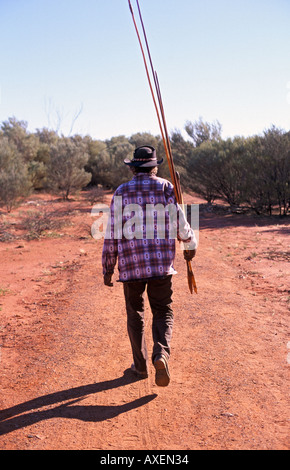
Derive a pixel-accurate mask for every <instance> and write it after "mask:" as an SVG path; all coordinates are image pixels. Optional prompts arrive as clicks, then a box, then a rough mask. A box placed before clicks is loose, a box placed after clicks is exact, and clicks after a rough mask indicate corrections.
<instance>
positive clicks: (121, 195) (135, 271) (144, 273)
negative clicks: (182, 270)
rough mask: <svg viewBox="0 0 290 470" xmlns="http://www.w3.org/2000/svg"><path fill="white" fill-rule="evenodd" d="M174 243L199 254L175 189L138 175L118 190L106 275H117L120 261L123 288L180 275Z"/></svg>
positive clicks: (105, 258)
mask: <svg viewBox="0 0 290 470" xmlns="http://www.w3.org/2000/svg"><path fill="white" fill-rule="evenodd" d="M164 208H167V209H166V210H164ZM132 213H133V214H134V215H133V216H132ZM176 238H177V239H178V240H182V241H183V242H186V243H188V244H189V245H188V246H187V248H188V249H191V250H192V249H195V248H196V238H195V235H194V232H193V230H192V228H191V227H190V225H189V223H188V222H187V221H186V219H185V216H184V213H183V211H182V210H181V208H180V206H179V205H178V204H177V203H176V198H175V194H174V189H173V185H172V184H171V183H170V182H169V181H167V180H165V179H163V178H159V177H157V176H151V175H148V174H146V173H139V174H137V175H136V176H134V177H133V178H132V180H131V181H128V182H127V183H124V184H122V185H121V186H119V187H118V188H117V190H116V191H115V193H114V196H113V198H112V202H111V207H110V216H109V220H108V226H107V232H106V236H105V240H104V245H103V254H102V264H103V274H106V273H113V272H114V268H115V265H116V263H117V261H118V270H119V281H121V282H126V281H136V280H143V279H148V278H157V277H164V276H167V275H171V274H176V271H175V269H174V267H173V262H174V257H175V240H176Z"/></svg>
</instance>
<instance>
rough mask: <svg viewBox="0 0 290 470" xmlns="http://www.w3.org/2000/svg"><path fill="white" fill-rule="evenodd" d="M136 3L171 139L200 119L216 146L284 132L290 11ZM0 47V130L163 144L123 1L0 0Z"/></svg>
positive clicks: (258, 4)
mask: <svg viewBox="0 0 290 470" xmlns="http://www.w3.org/2000/svg"><path fill="white" fill-rule="evenodd" d="M131 2H132V6H133V9H134V12H135V16H136V19H137V18H138V13H137V8H136V1H135V0H131ZM139 3H140V7H141V10H142V15H143V20H144V24H145V28H146V32H147V37H148V41H149V46H150V50H151V55H152V60H153V64H154V68H155V69H156V71H157V74H158V78H159V83H160V88H161V92H162V99H163V104H164V108H165V114H166V121H167V127H168V130H169V132H172V131H174V130H180V131H182V133H184V126H185V123H186V121H196V120H198V119H199V118H200V117H201V118H202V119H203V120H205V121H207V122H213V121H215V120H218V121H219V122H220V123H221V125H222V136H223V138H228V137H234V136H236V135H240V136H245V137H246V136H250V135H255V134H262V133H263V131H264V130H266V129H268V128H269V127H271V126H272V125H275V126H277V127H280V128H282V129H284V130H290V27H289V20H290V0H139ZM138 26H139V27H140V24H139V23H138ZM0 44H1V55H0V123H1V122H3V121H5V120H7V119H8V118H9V117H12V116H15V117H16V119H18V120H24V121H26V122H27V123H28V130H29V131H31V132H34V131H35V129H41V128H43V127H47V128H49V129H54V130H57V131H58V132H59V133H62V134H64V135H71V134H76V133H79V134H81V135H90V136H92V137H93V138H95V139H100V140H106V139H110V138H111V137H113V136H119V135H125V136H128V137H129V136H131V135H132V134H134V133H137V132H150V133H152V134H154V135H158V134H160V131H159V126H158V120H157V117H156V113H155V108H154V105H153V101H152V97H151V94H150V89H149V85H148V82H147V78H146V73H145V68H144V64H143V60H142V55H141V51H140V48H139V44H138V40H137V36H136V32H135V29H134V25H133V22H132V17H131V13H130V10H129V6H128V0H0Z"/></svg>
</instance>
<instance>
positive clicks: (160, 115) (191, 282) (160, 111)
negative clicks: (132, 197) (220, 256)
mask: <svg viewBox="0 0 290 470" xmlns="http://www.w3.org/2000/svg"><path fill="white" fill-rule="evenodd" d="M128 2H129V8H130V11H131V14H132V19H133V23H134V26H135V30H136V34H137V37H138V41H139V45H140V49H141V52H142V57H143V61H144V65H145V70H146V75H147V79H148V83H149V87H150V91H151V95H152V99H153V103H154V107H155V110H156V114H157V119H158V123H159V127H160V132H161V137H162V141H163V145H164V150H165V154H166V158H167V162H168V166H169V171H170V176H171V180H172V184H173V188H174V193H175V197H176V200H177V203H178V204H180V205H183V197H182V191H181V186H180V179H179V176H178V174H177V172H176V170H175V167H174V162H173V156H172V150H171V145H170V139H169V135H168V130H167V124H166V119H165V112H164V106H163V102H162V97H161V91H160V86H159V81H158V76H157V72H156V70H154V67H153V63H152V58H151V54H150V49H149V44H148V40H147V35H146V31H145V27H144V23H143V18H142V14H141V9H140V5H139V1H138V0H136V3H137V7H138V12H139V17H140V22H141V25H142V30H143V35H144V39H145V44H146V49H147V54H148V57H149V61H150V66H151V73H152V77H153V81H154V85H155V91H156V96H157V101H158V104H159V108H158V106H157V101H156V98H155V94H154V90H153V86H152V82H151V78H150V73H149V70H148V66H147V61H146V55H145V52H144V48H143V44H142V40H141V37H140V34H139V30H138V26H137V23H136V20H135V16H134V11H133V8H132V5H131V1H130V0H128ZM186 263H187V279H188V286H189V290H190V292H191V293H193V290H194V291H195V292H196V293H197V287H196V282H195V278H194V274H193V271H192V266H191V262H190V261H186Z"/></svg>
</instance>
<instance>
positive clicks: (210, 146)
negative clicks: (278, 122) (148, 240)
mask: <svg viewBox="0 0 290 470" xmlns="http://www.w3.org/2000/svg"><path fill="white" fill-rule="evenodd" d="M185 131H186V133H187V138H184V137H183V135H182V134H181V132H180V131H179V130H175V131H174V132H172V134H171V136H170V139H171V146H172V152H173V156H174V161H175V164H176V169H177V170H178V172H179V174H180V178H181V184H182V187H183V190H185V191H194V192H196V193H197V194H199V195H201V196H202V197H204V198H205V199H206V201H207V202H208V203H213V202H214V201H215V200H217V199H221V200H223V201H225V202H226V203H228V204H229V205H230V207H231V208H232V209H237V208H244V209H251V210H254V211H255V212H256V213H257V214H269V215H271V214H272V213H273V210H274V209H275V210H276V209H277V208H278V212H279V214H280V215H287V214H288V213H289V206H290V132H286V131H284V130H282V129H278V128H276V127H275V126H272V127H271V128H270V129H267V130H265V132H264V133H263V134H262V135H255V136H251V137H247V138H245V137H238V136H237V137H234V138H231V139H223V138H222V136H221V124H220V123H219V122H218V121H216V122H214V123H208V122H204V121H203V120H202V119H199V120H198V121H195V122H190V121H188V122H186V125H185ZM144 144H149V145H153V146H154V147H155V148H156V149H157V153H158V158H161V157H163V158H165V155H164V148H163V144H162V141H161V138H160V137H159V136H153V135H151V134H148V133H138V134H134V135H132V136H130V137H126V136H117V137H112V138H111V139H109V140H105V141H101V140H97V139H92V138H91V137H90V136H84V137H83V136H80V135H74V136H72V137H64V136H62V135H61V136H60V135H58V133H57V132H55V131H52V130H49V129H46V128H43V129H37V130H36V131H35V132H34V133H32V132H29V131H28V130H27V123H26V122H24V121H18V120H17V119H15V118H9V119H8V120H7V121H4V122H2V125H1V127H0V205H2V206H4V207H6V209H7V211H10V210H11V209H12V207H14V206H15V205H16V204H17V203H18V202H19V201H20V200H21V198H23V197H25V196H27V194H29V192H30V191H35V190H36V191H39V190H45V191H49V192H59V193H60V194H62V196H63V198H64V199H68V198H69V196H70V195H71V194H73V193H74V192H75V191H79V190H81V189H82V188H85V187H87V186H88V185H90V186H93V187H98V186H103V187H105V188H108V189H115V188H116V187H117V186H119V185H120V184H121V183H123V182H124V181H126V180H127V179H128V168H127V167H126V166H125V165H124V163H123V160H124V159H125V158H127V157H130V158H131V157H132V154H133V151H134V148H135V147H137V146H139V145H144ZM159 175H160V176H161V177H164V178H169V171H168V168H167V165H166V164H165V165H162V166H161V167H160V170H159Z"/></svg>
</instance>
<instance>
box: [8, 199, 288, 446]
mask: <svg viewBox="0 0 290 470" xmlns="http://www.w3.org/2000/svg"><path fill="white" fill-rule="evenodd" d="M188 202H191V199H188ZM38 203H39V206H37V207H36V206H35V207H34V206H31V207H30V210H42V209H43V207H44V205H45V207H49V210H51V211H52V210H54V211H57V213H58V214H60V212H61V211H63V214H62V217H63V219H65V218H66V217H67V218H68V220H70V221H71V222H73V225H67V226H64V227H63V228H62V229H61V230H60V231H59V233H58V234H56V233H54V232H52V233H50V234H49V233H47V234H46V236H44V237H42V238H41V239H40V240H31V241H27V240H25V239H24V240H23V239H21V233H22V232H21V226H19V225H17V221H18V217H19V214H21V211H20V209H17V210H15V211H14V212H13V213H12V214H11V215H10V216H7V215H5V214H3V213H2V216H1V217H2V221H3V220H4V222H5V223H6V225H5V227H7V226H8V225H7V221H8V220H14V225H11V227H10V228H11V230H12V232H13V230H14V232H13V233H14V239H13V238H12V239H10V241H7V242H5V243H1V244H0V318H1V321H0V340H1V343H0V345H1V350H0V361H1V362H0V365H1V395H0V405H1V411H0V449H4V450H7V449H13V450H22V449H35V450H36V449H40V450H41V449H51V450H52V449H67V450H69V449H106V450H112V449H118V450H120V449H123V450H128V449H130V450H133V449H145V450H157V449H158V450H167V449H172V450H187V449H209V450H213V449H236V450H237V449H253V450H254V449H255V450H261V449H268V450H273V449H281V450H282V449H289V421H288V420H289V402H288V386H287V382H288V377H289V376H288V374H289V362H290V361H289V359H288V362H287V354H288V358H289V353H290V349H289V347H290V345H289V343H288V349H287V342H288V341H289V338H287V332H288V318H289V317H288V315H289V304H290V302H289V301H290V297H289V285H290V283H289V246H288V247H287V241H288V245H289V238H288V240H287V236H288V237H289V225H287V223H286V222H285V221H283V220H279V219H277V220H276V219H270V220H265V219H259V218H255V217H248V216H245V215H224V214H223V215H218V214H214V213H202V214H201V219H200V246H199V250H198V254H197V256H196V258H195V261H194V272H195V275H196V280H197V284H198V290H199V292H198V295H192V296H191V295H190V294H189V293H188V288H187V284H186V275H185V264H184V262H183V259H182V254H181V253H178V255H177V260H176V268H177V270H178V272H179V274H178V275H177V276H175V277H174V311H175V325H174V335H173V341H172V356H171V359H170V372H171V383H170V385H169V387H167V388H164V389H163V388H159V387H157V386H156V385H155V383H154V370H153V368H152V366H151V368H150V375H149V378H148V379H146V380H140V381H138V380H135V379H134V378H133V376H132V375H131V372H130V370H129V367H130V364H131V362H132V360H131V352H130V346H129V341H128V338H127V332H126V315H125V308H124V300H123V292H122V285H120V283H116V282H115V283H114V288H113V289H110V288H108V287H105V286H104V285H103V282H102V273H101V247H102V241H95V240H93V239H92V238H91V237H90V234H89V231H90V225H91V223H92V218H91V217H90V206H89V205H88V203H87V202H86V200H85V199H83V198H82V197H80V198H79V199H78V200H76V201H74V202H70V203H61V202H59V201H56V200H55V201H53V200H51V201H49V202H47V201H45V198H44V196H43V197H42V198H40V197H39V200H38ZM21 210H27V206H23V207H22V208H21ZM13 217H14V219H13ZM0 221H1V219H0ZM60 232H61V233H60ZM23 234H24V232H23ZM16 235H17V237H16ZM287 252H288V253H287ZM146 314H147V343H148V346H149V350H150V348H151V344H152V342H151V335H150V326H151V315H150V311H149V307H148V303H147V310H146Z"/></svg>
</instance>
